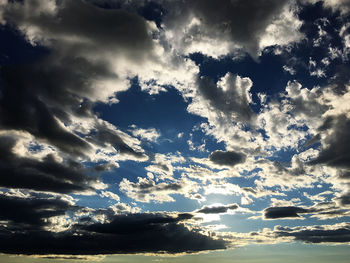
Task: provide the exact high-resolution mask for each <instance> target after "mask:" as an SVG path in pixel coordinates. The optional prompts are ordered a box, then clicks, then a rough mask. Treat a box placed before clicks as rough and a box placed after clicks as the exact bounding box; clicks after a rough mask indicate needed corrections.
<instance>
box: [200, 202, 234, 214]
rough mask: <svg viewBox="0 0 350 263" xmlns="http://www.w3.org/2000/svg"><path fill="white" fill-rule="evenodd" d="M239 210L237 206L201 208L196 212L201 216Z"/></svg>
mask: <svg viewBox="0 0 350 263" xmlns="http://www.w3.org/2000/svg"><path fill="white" fill-rule="evenodd" d="M237 208H239V206H238V205H237V204H231V205H221V206H203V207H202V208H201V209H199V210H197V211H196V212H197V213H203V214H221V213H226V212H227V211H228V210H235V209H237Z"/></svg>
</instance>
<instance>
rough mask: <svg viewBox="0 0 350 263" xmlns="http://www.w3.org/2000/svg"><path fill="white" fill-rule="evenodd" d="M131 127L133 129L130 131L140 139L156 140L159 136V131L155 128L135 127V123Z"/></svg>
mask: <svg viewBox="0 0 350 263" xmlns="http://www.w3.org/2000/svg"><path fill="white" fill-rule="evenodd" d="M132 128H133V130H132V131H131V132H132V134H133V135H134V136H135V137H140V138H141V139H143V140H146V141H149V142H157V140H158V139H159V137H160V136H161V134H160V132H158V131H157V130H156V129H155V128H148V129H142V128H137V126H136V125H133V126H132Z"/></svg>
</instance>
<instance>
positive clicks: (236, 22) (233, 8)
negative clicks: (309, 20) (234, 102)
mask: <svg viewBox="0 0 350 263" xmlns="http://www.w3.org/2000/svg"><path fill="white" fill-rule="evenodd" d="M165 8H166V9H167V10H169V11H168V13H167V15H166V16H165V17H164V21H163V26H164V27H165V28H166V30H167V31H169V33H168V34H167V35H166V37H167V39H168V40H169V41H170V42H171V43H173V45H174V46H175V47H176V48H177V49H180V50H182V52H184V53H185V54H186V53H192V52H201V53H203V54H206V55H209V56H214V57H218V56H220V55H225V54H228V53H230V52H234V51H235V50H238V49H243V50H244V51H246V52H248V53H249V54H250V55H252V56H253V57H257V54H258V53H259V50H260V48H261V47H264V46H266V45H275V44H286V43H290V42H294V41H298V40H300V35H298V34H297V33H294V32H295V31H298V28H299V27H300V23H297V22H296V21H298V19H297V18H296V17H295V15H294V13H295V12H293V11H292V9H293V8H292V7H291V6H289V4H288V1H279V2H276V1H254V2H249V3H247V2H244V1H226V0H225V1H220V3H216V4H215V5H214V4H213V3H212V2H211V1H183V2H182V3H181V4H179V3H176V4H175V3H174V2H171V1H165ZM262 9H263V10H265V11H264V12H263V13H261V12H259V10H262ZM294 11H295V10H294ZM292 17H293V18H294V19H291V18H292ZM286 18H288V19H289V20H290V21H291V22H292V23H286V21H287V19H286ZM293 31H294V32H293ZM284 32H293V34H286V33H284ZM218 39H220V41H218Z"/></svg>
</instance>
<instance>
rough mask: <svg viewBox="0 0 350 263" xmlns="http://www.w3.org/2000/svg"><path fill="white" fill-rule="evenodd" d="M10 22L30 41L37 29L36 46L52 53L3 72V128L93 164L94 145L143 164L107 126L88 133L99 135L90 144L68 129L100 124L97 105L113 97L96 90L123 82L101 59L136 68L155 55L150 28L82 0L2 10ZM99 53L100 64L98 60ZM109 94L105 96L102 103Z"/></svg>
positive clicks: (13, 5) (125, 14) (37, 1)
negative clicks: (111, 57)
mask: <svg viewBox="0 0 350 263" xmlns="http://www.w3.org/2000/svg"><path fill="white" fill-rule="evenodd" d="M53 4H57V6H56V9H55V12H53V13H52V12H50V11H47V10H50V5H53ZM4 17H5V20H6V21H7V22H8V24H9V25H11V26H13V27H15V28H21V29H22V30H23V33H24V34H25V33H28V32H27V31H26V30H29V31H30V28H33V27H35V28H37V31H36V34H37V35H36V36H33V37H34V39H35V41H36V42H37V43H38V44H43V45H45V46H47V47H49V48H50V50H49V51H48V52H47V53H45V55H42V56H41V57H40V58H39V59H38V60H36V61H33V62H32V63H31V64H25V65H14V66H11V65H9V66H4V67H1V96H0V127H1V128H3V129H16V130H25V131H27V132H29V133H31V134H32V135H33V136H35V138H36V139H38V140H41V141H44V142H46V143H48V144H51V145H53V146H55V147H57V148H58V149H60V150H61V151H63V152H65V153H68V154H70V155H73V156H85V157H86V156H89V154H90V153H91V151H92V145H91V142H93V143H95V144H97V145H98V146H101V145H102V146H103V145H106V144H112V145H113V146H114V147H115V148H116V149H117V150H118V151H119V152H120V153H121V154H129V155H132V156H134V157H136V158H139V157H144V156H143V155H142V154H141V153H138V152H136V151H135V150H134V149H132V148H131V147H130V146H129V145H127V144H126V143H125V142H124V141H123V139H122V138H121V136H119V135H117V134H116V133H115V132H114V131H112V130H111V129H110V128H107V127H106V125H102V124H100V123H95V124H93V125H94V126H93V127H85V129H88V131H84V132H85V133H86V132H89V129H91V130H93V132H91V133H90V134H88V135H89V137H88V138H89V142H90V143H89V142H88V141H87V140H86V139H85V138H84V136H83V134H81V133H77V132H72V131H71V130H69V129H67V128H66V127H65V126H68V125H70V124H72V121H71V119H72V118H71V117H72V116H75V117H76V118H79V119H80V120H81V121H82V122H84V119H83V118H85V117H86V118H90V119H96V118H97V116H95V114H94V112H93V105H94V102H95V101H99V100H105V99H107V98H106V97H105V96H108V95H110V96H112V95H113V93H114V92H113V91H106V90H107V89H106V88H105V87H103V86H101V87H98V84H97V83H100V82H103V81H104V80H109V81H111V80H113V81H115V82H117V83H118V82H119V81H120V79H119V77H118V76H117V74H116V73H115V72H114V71H113V70H112V69H111V67H110V65H109V63H108V62H106V61H105V60H103V59H101V57H102V58H103V56H104V55H103V54H104V52H107V53H108V52H117V53H118V52H121V53H123V54H124V55H125V56H126V57H128V58H130V59H134V58H135V59H136V57H137V58H138V61H140V60H141V59H142V54H149V53H150V52H146V51H147V50H149V49H151V48H152V38H151V36H150V35H149V32H148V25H147V22H146V21H145V20H144V19H143V18H141V17H140V16H138V15H136V14H131V13H128V12H126V11H122V10H105V9H101V8H98V7H96V6H94V5H92V4H89V3H88V2H85V1H80V0H79V1H57V2H54V1H53V2H49V1H40V0H33V1H23V2H12V3H9V4H8V5H7V6H6V8H5V9H4ZM131 31H132V32H133V33H132V34H129V32H131ZM28 38H30V36H28ZM96 53H98V54H99V55H100V56H101V57H100V58H97V57H96V58H93V59H92V58H91V55H93V54H96ZM147 56H148V55H147ZM102 88H103V89H104V90H103V91H102V90H99V89H102ZM116 91H117V90H116ZM104 93H106V94H107V95H105V96H104V95H101V94H104Z"/></svg>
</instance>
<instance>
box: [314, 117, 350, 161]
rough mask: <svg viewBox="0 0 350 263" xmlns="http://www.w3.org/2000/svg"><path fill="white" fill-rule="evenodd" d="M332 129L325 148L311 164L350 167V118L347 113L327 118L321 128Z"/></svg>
mask: <svg viewBox="0 0 350 263" xmlns="http://www.w3.org/2000/svg"><path fill="white" fill-rule="evenodd" d="M328 129H332V133H331V134H330V135H328V136H327V137H326V138H325V139H324V141H322V143H323V148H322V150H321V152H320V154H319V156H318V157H316V158H315V159H313V160H311V161H310V162H309V164H326V165H330V166H335V167H339V168H350V152H349V150H348V147H347V146H348V145H350V139H349V138H350V136H349V131H350V120H349V119H348V118H347V117H346V116H345V115H338V116H336V117H333V118H328V119H326V120H325V123H324V125H323V126H322V127H321V130H328Z"/></svg>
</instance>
